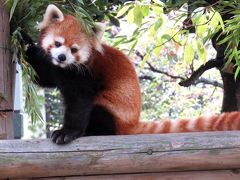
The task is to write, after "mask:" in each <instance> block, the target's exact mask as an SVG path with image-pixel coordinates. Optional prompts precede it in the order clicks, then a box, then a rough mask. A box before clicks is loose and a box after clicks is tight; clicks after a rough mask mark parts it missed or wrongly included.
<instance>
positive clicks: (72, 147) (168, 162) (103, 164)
mask: <svg viewBox="0 0 240 180" xmlns="http://www.w3.org/2000/svg"><path fill="white" fill-rule="evenodd" d="M239 159H240V132H237V131H232V132H208V133H181V134H158V135H135V136H104V137H83V138H79V139H77V140H76V141H74V142H73V143H71V144H68V145H62V146H61V145H56V144H53V143H52V142H51V141H50V140H2V141H0V174H1V178H31V177H63V176H80V175H101V174H105V175H106V174H107V175H109V174H128V173H156V172H158V173H159V172H172V171H196V170H198V171H199V170H201V171H208V170H229V169H240V161H239Z"/></svg>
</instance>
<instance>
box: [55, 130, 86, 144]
mask: <svg viewBox="0 0 240 180" xmlns="http://www.w3.org/2000/svg"><path fill="white" fill-rule="evenodd" d="M80 136H81V135H80V132H79V131H76V130H70V129H61V130H56V131H54V132H53V133H52V137H51V138H52V141H53V142H54V143H56V144H66V143H69V142H71V141H73V140H74V139H77V138H78V137H80Z"/></svg>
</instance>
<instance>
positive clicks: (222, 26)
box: [214, 11, 225, 31]
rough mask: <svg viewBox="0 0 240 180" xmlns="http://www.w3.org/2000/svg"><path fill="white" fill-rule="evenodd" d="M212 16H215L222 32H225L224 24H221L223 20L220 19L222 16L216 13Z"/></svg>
mask: <svg viewBox="0 0 240 180" xmlns="http://www.w3.org/2000/svg"><path fill="white" fill-rule="evenodd" d="M214 16H216V18H217V19H218V21H219V23H220V25H221V28H222V30H223V31H225V26H224V22H223V19H222V16H221V15H220V13H219V12H217V11H216V12H215V15H214Z"/></svg>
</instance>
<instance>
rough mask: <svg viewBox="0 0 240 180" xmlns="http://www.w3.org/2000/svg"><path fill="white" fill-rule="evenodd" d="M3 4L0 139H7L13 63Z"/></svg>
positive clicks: (10, 125) (0, 13)
mask: <svg viewBox="0 0 240 180" xmlns="http://www.w3.org/2000/svg"><path fill="white" fill-rule="evenodd" d="M3 5H4V0H0V139H6V138H7V139H9V138H13V123H12V119H13V94H14V79H15V64H14V63H12V61H11V57H10V27H9V13H8V12H7V10H6V8H5V7H4V6H3ZM2 113H4V116H3V115H1V114H2Z"/></svg>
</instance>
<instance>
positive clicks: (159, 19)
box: [154, 17, 163, 31]
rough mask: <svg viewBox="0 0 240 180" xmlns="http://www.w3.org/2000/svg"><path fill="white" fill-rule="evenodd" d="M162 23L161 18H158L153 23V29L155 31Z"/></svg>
mask: <svg viewBox="0 0 240 180" xmlns="http://www.w3.org/2000/svg"><path fill="white" fill-rule="evenodd" d="M162 24H163V20H162V18H161V17H160V18H158V20H157V21H156V23H155V24H154V30H155V31H157V30H158V29H159V28H160V27H161V26H162Z"/></svg>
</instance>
